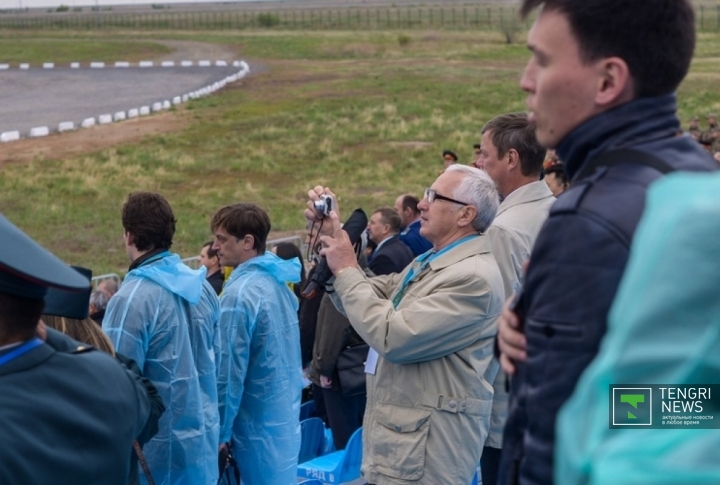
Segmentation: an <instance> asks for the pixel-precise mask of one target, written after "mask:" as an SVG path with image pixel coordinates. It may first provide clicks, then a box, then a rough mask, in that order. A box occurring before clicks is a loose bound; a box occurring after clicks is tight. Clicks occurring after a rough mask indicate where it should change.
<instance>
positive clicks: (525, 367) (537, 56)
mask: <svg viewBox="0 0 720 485" xmlns="http://www.w3.org/2000/svg"><path fill="white" fill-rule="evenodd" d="M540 5H543V9H542V10H541V12H540V13H539V15H538V18H537V21H536V22H535V24H534V25H533V27H532V29H531V30H530V32H529V34H528V46H529V48H530V50H531V51H532V57H531V59H530V61H529V63H528V65H527V67H526V70H525V74H524V76H523V78H522V80H521V87H522V89H523V90H524V91H526V92H527V93H528V97H527V105H528V108H529V109H530V110H531V113H530V119H531V121H534V122H535V124H536V135H537V138H538V140H539V141H540V143H542V144H543V145H544V146H546V147H548V148H556V149H557V153H558V156H559V157H560V159H562V160H563V161H564V162H565V163H566V169H567V172H568V175H569V177H570V178H571V179H572V183H571V186H570V189H569V190H568V191H566V193H564V194H563V196H562V197H561V198H560V199H558V201H557V202H556V203H555V205H554V206H553V207H552V209H551V211H550V215H549V218H548V220H547V222H546V223H545V225H544V227H543V228H542V230H541V231H540V234H539V236H538V239H537V241H536V243H535V246H534V249H533V251H532V254H531V256H530V264H529V267H528V269H527V274H526V278H525V288H524V291H523V292H522V293H521V296H520V297H519V299H517V303H515V304H513V310H511V309H510V308H509V306H508V307H506V309H505V311H504V312H503V316H502V317H501V319H500V321H499V325H498V346H499V349H500V351H501V355H500V361H501V364H502V365H503V368H504V369H505V370H506V372H508V374H511V375H513V377H512V388H511V401H510V413H509V417H508V421H507V424H506V428H505V435H504V441H503V443H504V448H503V456H502V464H501V468H500V483H504V484H506V483H521V484H541V483H552V482H553V448H554V435H555V419H556V415H557V412H558V410H559V408H560V406H562V404H563V403H564V402H565V401H566V400H567V399H568V397H569V396H570V394H571V393H572V391H573V389H574V387H575V384H576V382H577V380H578V378H579V377H580V375H581V373H582V372H583V370H584V369H585V368H586V367H587V365H588V364H589V363H590V361H592V359H593V358H594V356H595V354H596V353H597V351H598V347H599V345H600V341H601V339H602V337H603V335H604V333H605V329H606V318H607V314H608V310H609V308H610V304H611V303H612V300H613V297H614V296H615V292H616V290H617V287H618V284H619V281H620V278H621V276H622V274H623V271H624V269H625V264H626V262H627V258H628V252H629V249H630V243H631V241H632V237H633V233H634V231H635V227H636V225H637V223H638V220H639V218H640V216H641V214H642V212H643V208H644V204H645V194H646V191H647V187H648V185H650V184H651V183H652V182H653V181H654V180H656V179H658V178H659V177H661V176H662V175H663V173H665V172H667V171H670V170H693V171H709V170H713V169H715V168H716V165H717V164H715V163H714V162H713V161H712V160H711V159H710V157H709V156H708V155H707V153H705V152H704V151H703V149H702V148H701V147H700V146H699V145H698V144H697V143H696V142H695V141H694V140H693V139H692V138H690V137H677V136H675V133H677V132H678V131H679V130H680V125H679V122H678V119H677V117H676V115H675V111H676V99H675V94H674V91H675V90H676V89H677V87H678V85H679V84H680V82H681V81H682V79H683V77H684V76H685V74H686V73H687V71H688V68H689V66H690V61H691V59H692V55H693V50H694V45H695V32H694V16H693V10H692V6H691V4H690V2H689V1H687V0H675V1H669V0H666V1H655V2H647V1H640V0H633V1H628V0H585V1H582V2H580V1H572V0H547V1H545V2H543V1H542V0H524V2H523V5H522V9H521V11H522V14H523V15H527V14H528V13H529V12H530V11H532V10H533V9H534V8H536V7H538V6H540ZM637 39H643V42H638V41H637ZM611 152H614V155H612V156H610V155H609V154H610V153H611ZM608 157H610V158H608Z"/></svg>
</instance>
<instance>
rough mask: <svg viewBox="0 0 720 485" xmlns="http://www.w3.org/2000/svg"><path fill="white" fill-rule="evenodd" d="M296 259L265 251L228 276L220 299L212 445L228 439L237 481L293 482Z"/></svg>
mask: <svg viewBox="0 0 720 485" xmlns="http://www.w3.org/2000/svg"><path fill="white" fill-rule="evenodd" d="M300 268H301V266H300V261H299V260H298V259H297V258H296V259H293V260H290V261H286V260H284V259H281V258H279V257H277V256H275V255H274V254H272V253H265V254H264V255H262V256H257V257H254V258H252V259H250V260H249V261H246V262H245V263H243V264H241V265H240V266H238V267H237V268H235V270H234V271H233V272H232V273H231V274H230V277H229V278H228V280H227V281H226V282H225V287H224V289H223V292H222V295H221V296H220V329H221V334H222V349H223V353H222V354H221V356H220V359H219V360H218V397H219V402H220V429H221V431H220V439H221V441H223V442H225V441H230V440H231V439H232V445H233V451H234V454H235V457H236V458H237V461H238V465H239V467H240V473H241V476H242V478H243V482H244V483H248V484H256V483H262V484H263V485H289V484H295V483H297V459H298V453H299V451H300V423H299V416H300V394H301V390H302V372H301V365H302V363H301V359H300V335H299V329H298V320H297V307H298V302H297V298H296V297H295V295H294V294H293V293H292V292H291V291H290V289H289V288H288V287H287V284H286V283H288V282H292V283H297V282H298V281H300Z"/></svg>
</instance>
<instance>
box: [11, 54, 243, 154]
mask: <svg viewBox="0 0 720 485" xmlns="http://www.w3.org/2000/svg"><path fill="white" fill-rule="evenodd" d="M161 43H162V44H164V45H167V46H168V47H170V48H172V49H174V52H172V53H170V54H168V55H166V56H163V57H161V58H159V59H155V60H156V61H163V60H174V61H182V60H189V61H200V60H211V61H216V60H226V61H233V60H239V59H240V57H239V53H238V52H236V51H235V50H234V49H233V48H232V47H229V46H226V45H218V44H206V43H203V42H192V41H161ZM189 122H190V119H189V117H188V116H187V112H186V111H185V110H184V109H182V108H181V109H179V110H177V111H176V112H163V113H158V114H153V115H151V116H148V117H145V118H137V119H134V120H127V121H123V122H120V123H112V124H109V125H103V126H96V127H94V128H91V129H80V130H77V131H73V132H66V133H62V134H53V135H50V136H47V137H43V138H35V139H22V140H19V141H14V142H9V143H2V144H0V168H2V167H3V166H5V165H7V164H10V163H27V162H29V161H31V160H36V159H39V160H42V159H47V158H50V157H52V158H65V157H68V156H73V155H78V154H82V153H87V152H95V151H102V150H106V149H108V148H111V147H115V146H119V145H124V144H127V143H133V142H136V141H139V140H141V139H142V138H145V137H147V136H153V135H159V134H163V133H172V132H176V131H180V130H182V129H183V128H185V126H187V124H188V123H189Z"/></svg>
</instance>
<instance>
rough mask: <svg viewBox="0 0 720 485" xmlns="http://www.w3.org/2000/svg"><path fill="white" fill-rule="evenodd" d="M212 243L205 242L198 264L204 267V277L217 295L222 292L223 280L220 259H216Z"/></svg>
mask: <svg viewBox="0 0 720 485" xmlns="http://www.w3.org/2000/svg"><path fill="white" fill-rule="evenodd" d="M212 246H213V241H209V242H206V243H205V244H203V247H202V249H200V264H201V265H203V266H205V268H206V269H207V274H206V275H205V277H206V278H207V280H208V283H210V286H212V287H213V290H215V293H217V294H218V295H219V294H220V292H222V287H223V283H224V282H225V278H224V275H223V272H222V266H220V258H218V254H217V251H215V250H214V249H213V247H212Z"/></svg>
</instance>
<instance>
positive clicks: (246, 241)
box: [243, 234, 255, 251]
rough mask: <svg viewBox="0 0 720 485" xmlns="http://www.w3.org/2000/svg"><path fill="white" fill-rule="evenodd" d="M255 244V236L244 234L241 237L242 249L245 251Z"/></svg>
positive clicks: (251, 248)
mask: <svg viewBox="0 0 720 485" xmlns="http://www.w3.org/2000/svg"><path fill="white" fill-rule="evenodd" d="M253 246H255V238H254V237H253V236H252V235H250V234H245V236H244V237H243V249H244V250H245V251H252V250H253Z"/></svg>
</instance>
